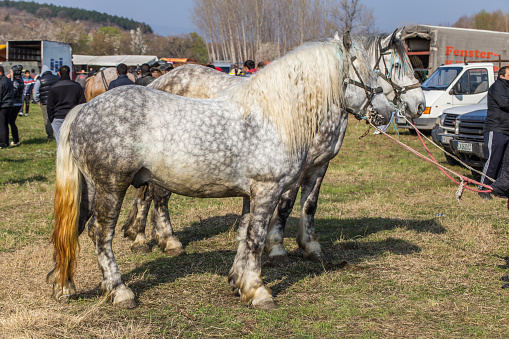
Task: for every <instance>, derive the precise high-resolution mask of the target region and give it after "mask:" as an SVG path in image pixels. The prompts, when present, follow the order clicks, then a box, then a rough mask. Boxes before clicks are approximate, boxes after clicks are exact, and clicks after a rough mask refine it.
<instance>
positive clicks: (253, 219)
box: [228, 183, 282, 309]
mask: <svg viewBox="0 0 509 339" xmlns="http://www.w3.org/2000/svg"><path fill="white" fill-rule="evenodd" d="M281 192H282V189H281V188H279V187H278V186H277V185H276V184H274V183H255V184H253V185H252V188H251V213H249V214H245V215H244V216H243V218H242V221H241V222H242V223H243V225H242V226H241V227H239V246H238V249H237V255H236V256H235V261H234V262H233V266H232V268H231V270H230V274H229V275H228V281H229V283H230V285H231V286H232V288H233V289H234V290H235V291H237V292H239V294H240V298H241V300H242V301H245V302H247V303H248V304H250V305H252V306H253V307H256V308H261V309H273V308H275V307H276V304H275V303H274V299H273V298H272V294H271V292H270V290H269V289H267V288H266V287H265V286H264V285H263V282H262V276H261V254H262V251H263V248H264V246H265V237H266V235H267V228H268V225H269V222H270V216H271V215H272V213H273V212H274V209H275V208H276V205H277V203H278V201H279V198H280V196H281Z"/></svg>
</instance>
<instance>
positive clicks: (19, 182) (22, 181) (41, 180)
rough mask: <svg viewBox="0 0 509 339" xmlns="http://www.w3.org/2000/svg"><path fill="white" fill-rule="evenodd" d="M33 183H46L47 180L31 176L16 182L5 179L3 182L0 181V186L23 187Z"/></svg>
mask: <svg viewBox="0 0 509 339" xmlns="http://www.w3.org/2000/svg"><path fill="white" fill-rule="evenodd" d="M34 181H38V182H47V181H48V178H47V177H45V176H43V175H32V176H31V177H27V178H22V179H17V180H11V179H7V180H5V181H2V180H0V184H2V185H7V184H11V185H12V184H19V185H23V184H25V183H27V182H34Z"/></svg>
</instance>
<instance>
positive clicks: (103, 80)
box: [85, 67, 137, 102]
mask: <svg viewBox="0 0 509 339" xmlns="http://www.w3.org/2000/svg"><path fill="white" fill-rule="evenodd" d="M127 76H128V77H129V79H131V80H132V81H133V82H134V81H135V80H136V78H137V76H136V73H133V72H128V73H127ZM116 78H117V68H116V67H108V68H105V69H103V70H102V71H99V72H97V73H96V74H94V75H93V76H91V77H89V78H87V83H86V85H85V98H86V99H87V102H88V101H90V100H92V99H93V98H95V97H96V96H98V95H100V94H103V93H104V92H106V91H107V90H108V85H109V84H110V82H112V81H113V80H115V79H116Z"/></svg>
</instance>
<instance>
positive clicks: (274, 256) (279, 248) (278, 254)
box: [266, 244, 288, 262]
mask: <svg viewBox="0 0 509 339" xmlns="http://www.w3.org/2000/svg"><path fill="white" fill-rule="evenodd" d="M266 253H267V252H266ZM267 256H268V257H269V260H270V261H273V262H280V261H284V260H286V259H287V258H288V252H286V249H285V247H284V246H283V244H276V245H274V246H273V247H272V248H271V249H270V251H269V252H268V255H267Z"/></svg>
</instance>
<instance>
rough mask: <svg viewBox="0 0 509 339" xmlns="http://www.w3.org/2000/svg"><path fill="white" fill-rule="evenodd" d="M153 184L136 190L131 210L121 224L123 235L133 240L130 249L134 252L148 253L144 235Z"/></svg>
mask: <svg viewBox="0 0 509 339" xmlns="http://www.w3.org/2000/svg"><path fill="white" fill-rule="evenodd" d="M154 187H155V185H153V184H148V185H145V186H142V187H140V188H138V189H137V190H136V197H135V198H134V201H133V205H132V207H131V211H130V212H129V216H128V218H127V221H126V222H125V224H124V225H123V226H122V230H123V231H124V237H125V238H129V239H131V240H132V241H133V243H132V244H131V251H133V252H135V253H150V247H149V246H148V245H147V238H146V236H145V226H146V224H147V216H148V211H149V209H150V204H151V203H152V198H153V192H154Z"/></svg>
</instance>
